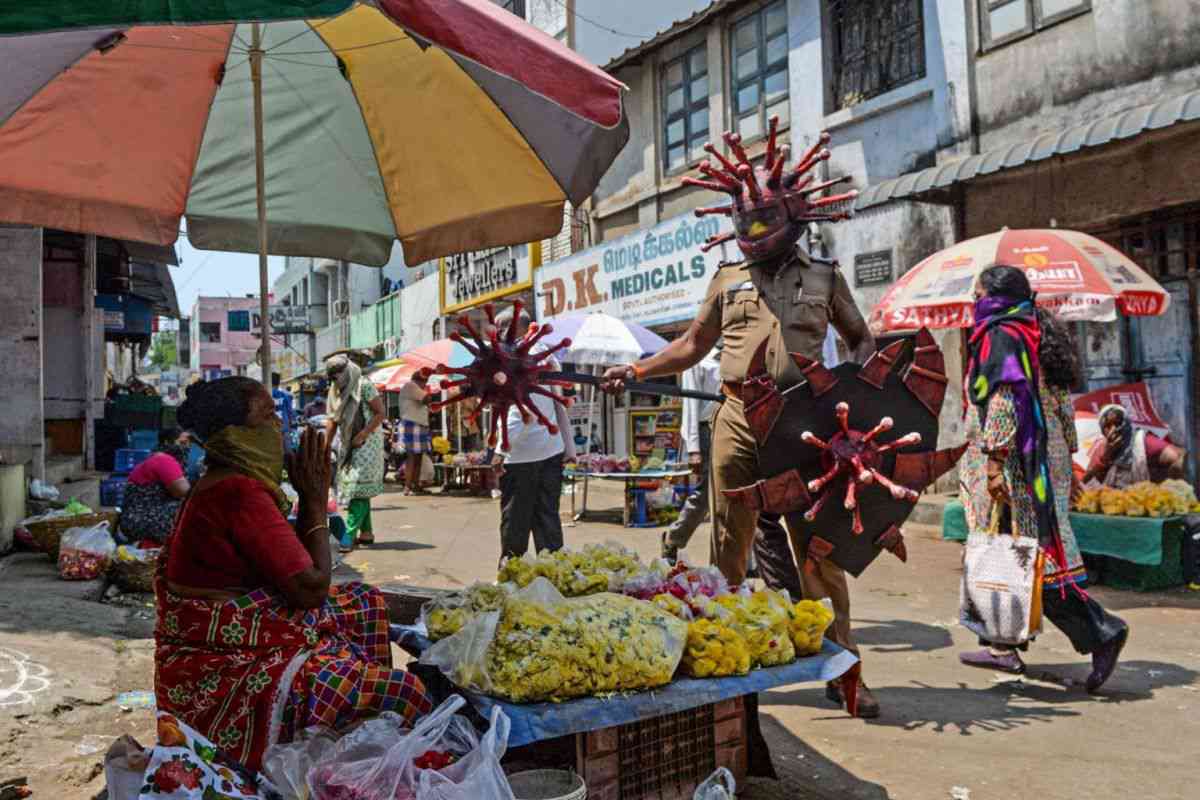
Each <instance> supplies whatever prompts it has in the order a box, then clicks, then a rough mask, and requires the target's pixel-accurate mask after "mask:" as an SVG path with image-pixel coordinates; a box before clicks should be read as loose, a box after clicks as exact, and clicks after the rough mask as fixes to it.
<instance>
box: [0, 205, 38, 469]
mask: <svg viewBox="0 0 1200 800" xmlns="http://www.w3.org/2000/svg"><path fill="white" fill-rule="evenodd" d="M0 275H3V276H4V279H3V280H2V281H0V308H3V309H4V313H3V314H0V375H3V376H4V399H5V402H4V413H3V414H0V445H4V446H11V447H13V448H29V450H28V451H26V452H29V453H31V458H30V461H31V464H30V469H29V473H28V474H29V476H30V477H33V478H44V477H45V475H46V442H45V436H46V425H45V416H44V413H43V409H42V398H43V386H42V229H41V228H29V227H25V226H18V225H0Z"/></svg>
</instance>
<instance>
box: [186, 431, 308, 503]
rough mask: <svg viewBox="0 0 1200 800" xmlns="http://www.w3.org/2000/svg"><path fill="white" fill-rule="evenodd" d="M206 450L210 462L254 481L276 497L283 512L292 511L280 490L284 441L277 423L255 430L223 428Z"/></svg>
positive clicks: (205, 446)
mask: <svg viewBox="0 0 1200 800" xmlns="http://www.w3.org/2000/svg"><path fill="white" fill-rule="evenodd" d="M204 449H205V451H207V453H208V455H209V459H210V460H211V461H213V462H215V463H219V464H222V465H224V466H227V467H230V468H231V469H234V470H236V471H238V472H240V473H242V474H243V475H246V476H248V477H251V478H255V479H256V480H258V481H260V482H261V483H262V484H263V485H265V486H266V487H267V489H268V490H270V491H271V493H272V494H273V495H275V500H276V502H277V503H278V504H279V505H280V508H288V507H289V503H288V501H287V497H286V495H284V494H283V490H282V489H280V488H279V484H280V482H282V480H283V437H282V435H281V434H280V432H279V425H278V421H277V420H274V419H272V421H271V422H268V423H264V424H262V425H256V426H255V427H253V428H251V427H247V426H244V425H230V426H228V427H225V428H222V429H221V430H220V431H218V432H217V433H215V434H213V435H212V436H210V437H209V439H208V441H207V442H205V443H204Z"/></svg>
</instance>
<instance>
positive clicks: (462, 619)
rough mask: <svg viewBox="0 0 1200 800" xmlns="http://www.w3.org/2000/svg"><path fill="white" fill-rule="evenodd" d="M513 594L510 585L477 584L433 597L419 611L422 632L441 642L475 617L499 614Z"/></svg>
mask: <svg viewBox="0 0 1200 800" xmlns="http://www.w3.org/2000/svg"><path fill="white" fill-rule="evenodd" d="M511 592H512V586H511V584H500V585H498V586H496V585H492V584H488V583H476V584H474V585H473V586H470V587H468V588H467V589H466V590H464V591H461V592H452V593H449V594H446V595H442V596H441V597H436V598H434V599H433V600H430V601H429V602H428V603H426V604H425V605H423V606H422V607H421V614H422V616H423V617H424V619H425V628H426V629H427V630H428V631H429V638H430V639H431V640H432V641H435V642H436V641H438V640H439V639H444V638H446V637H447V636H452V635H453V634H456V633H458V632H459V631H460V630H462V628H463V626H464V625H466V624H467V623H468V622H470V621H471V619H472V618H474V617H475V615H477V614H482V613H484V612H487V611H499V610H500V609H501V608H502V607H503V606H504V599H505V598H506V597H508V595H509V594H510V593H511Z"/></svg>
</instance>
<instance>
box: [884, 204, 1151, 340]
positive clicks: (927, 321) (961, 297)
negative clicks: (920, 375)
mask: <svg viewBox="0 0 1200 800" xmlns="http://www.w3.org/2000/svg"><path fill="white" fill-rule="evenodd" d="M992 264H1010V265H1012V266H1016V267H1022V268H1024V270H1025V274H1026V275H1027V276H1028V277H1029V283H1030V284H1031V285H1032V286H1033V289H1034V291H1036V292H1037V294H1038V298H1037V299H1038V304H1039V305H1042V306H1045V307H1047V308H1050V309H1052V310H1053V311H1054V312H1055V313H1056V314H1057V315H1058V316H1060V317H1061V318H1063V319H1067V320H1086V321H1092V322H1110V321H1112V320H1114V319H1116V316H1117V312H1118V311H1119V312H1120V313H1122V314H1125V315H1128V316H1156V315H1159V314H1162V313H1164V312H1165V311H1166V310H1167V305H1168V303H1170V298H1171V296H1170V294H1168V293H1167V291H1166V290H1165V289H1163V287H1162V286H1160V285H1159V284H1158V282H1156V281H1155V280H1154V279H1153V278H1151V277H1150V276H1149V275H1147V274H1146V272H1145V271H1144V270H1143V269H1142V268H1141V267H1139V266H1138V265H1137V264H1136V263H1134V262H1133V261H1132V260H1131V259H1130V258H1129V257H1128V256H1126V255H1125V254H1124V253H1122V252H1121V251H1119V250H1117V249H1116V248H1114V247H1113V246H1112V245H1109V244H1108V243H1106V242H1103V241H1101V240H1100V239H1097V238H1096V237H1094V236H1089V235H1088V234H1086V233H1079V232H1078V231H1069V230H1060V229H1057V228H1052V229H1047V230H1008V229H1005V230H1002V231H998V232H997V233H992V234H988V235H987V236H978V237H976V238H974V239H968V240H966V241H965V242H959V243H958V244H956V245H953V246H951V247H948V248H946V249H945V250H942V251H939V252H937V253H934V254H933V255H931V256H929V258H926V259H925V260H924V261H922V262H921V263H919V264H917V265H916V266H915V267H913V268H912V269H911V270H909V271H908V272H906V273H904V274H903V275H902V276H900V279H899V280H897V281H896V283H895V284H894V285H893V286H892V288H891V289H889V290H888V292H887V294H885V295H884V296H883V299H882V300H881V301H879V304H878V305H876V306H875V308H874V309H872V311H871V315H870V325H871V328H872V329H873V330H874V331H876V332H877V333H889V332H893V331H905V330H916V329H918V328H921V327H926V328H969V327H970V326H971V325H972V323H973V309H974V304H975V296H974V289H975V279H976V277H977V276H978V275H979V273H980V272H981V271H982V270H983V269H984V268H986V267H988V266H991V265H992Z"/></svg>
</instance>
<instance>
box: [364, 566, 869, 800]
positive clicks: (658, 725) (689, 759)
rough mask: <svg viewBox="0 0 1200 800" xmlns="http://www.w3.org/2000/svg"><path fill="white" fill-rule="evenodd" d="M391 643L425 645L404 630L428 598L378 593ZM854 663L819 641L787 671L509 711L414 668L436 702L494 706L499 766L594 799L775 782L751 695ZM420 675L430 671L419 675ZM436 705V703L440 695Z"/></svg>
mask: <svg viewBox="0 0 1200 800" xmlns="http://www.w3.org/2000/svg"><path fill="white" fill-rule="evenodd" d="M382 588H383V591H384V596H385V598H387V600H388V607H389V613H390V617H391V619H392V621H393V623H399V624H393V626H392V630H393V638H394V639H395V640H396V641H397V643H398V644H400V646H401V647H403V648H404V649H405V650H406V651H408V652H409V653H411V654H413V655H414V656H415V655H419V654H420V653H421V652H423V651H424V650H425V649H426V648H427V647H428V646H429V641H428V639H427V638H426V637H425V635H424V629H423V628H422V627H419V626H414V625H411V624H410V623H412V622H413V621H414V619H415V609H416V608H418V607H419V604H420V602H421V601H423V600H424V599H428V597H429V596H430V595H429V594H428V590H421V589H418V588H416V587H407V586H399V585H396V586H386V587H382ZM857 660H858V659H857V658H856V657H855V656H854V655H853V654H852V653H849V652H847V651H846V650H843V649H842V648H841V647H839V646H837V645H836V644H834V643H833V642H830V641H829V640H826V641H825V642H824V643H823V645H822V648H821V652H820V653H818V654H817V655H814V656H807V657H803V658H798V659H796V660H795V661H794V662H792V663H791V664H785V665H782V666H778V667H768V668H763V669H756V670H753V671H751V672H750V673H749V674H748V675H743V676H736V677H729V678H708V679H693V678H681V679H678V680H675V681H672V682H671V683H670V684H668V685H666V686H662V687H659V688H657V689H653V690H650V691H645V692H637V693H632V694H624V695H617V696H614V697H605V698H598V697H582V698H578V699H576V700H567V701H564V702H561V703H528V704H516V703H509V702H506V701H504V700H499V699H497V698H494V697H488V696H485V695H481V694H477V693H475V692H471V691H466V690H462V689H459V688H458V687H455V686H454V685H453V684H451V683H450V682H449V680H448V679H446V678H445V677H444V676H442V675H441V673H440V672H436V671H435V670H433V668H431V667H426V666H424V665H417V666H416V667H414V668H415V669H417V670H418V674H420V676H421V678H422V679H423V680H424V681H425V682H426V686H427V688H428V689H430V691H432V692H433V693H434V694H435V697H436V696H437V695H438V694H439V692H457V693H460V694H462V695H463V696H464V697H465V698H466V699H467V701H468V703H469V705H470V707H471V708H472V709H474V711H476V712H477V713H478V714H479V716H480V718H481V719H483V720H486V719H488V718H489V714H490V713H491V710H492V709H493V708H495V707H499V708H500V709H502V710H503V711H504V713H505V714H506V715H507V716H508V718H509V720H510V721H511V723H512V727H511V730H510V732H509V738H508V746H509V753H508V755H507V757H506V759H505V760H506V763H507V764H509V765H519V768H522V769H524V768H558V769H564V768H565V769H573V770H574V771H575V772H577V773H578V774H579V775H581V776H582V777H583V779H584V781H586V783H587V786H588V797H589V798H597V799H598V800H618V798H623V799H627V800H643V799H645V800H650V798H654V799H655V800H657V798H660V797H690V796H691V794H692V791H693V790H694V789H695V787H696V786H697V785H698V784H699V783H700V782H702V781H703V780H704V779H705V778H706V777H707V776H708V775H709V774H711V773H712V771H713V770H714V769H716V768H717V767H719V766H724V767H726V768H728V769H729V770H730V771H731V772H732V773H733V774H734V776H735V778H737V779H738V780H739V781H740V780H741V779H742V778H744V777H745V776H746V775H747V774H749V775H754V776H761V777H775V773H774V769H773V768H772V766H771V759H770V753H769V751H768V750H767V746H766V742H765V740H764V739H763V737H762V732H761V730H760V728H759V720H758V693H759V692H763V691H767V690H770V689H773V688H776V687H779V686H790V685H792V684H797V683H817V684H819V683H822V682H826V681H831V680H834V679H836V678H838V677H840V676H841V675H843V674H844V673H845V672H846V671H847V670H849V669H850V668H851V667H852V666H854V664H855V663H856V662H857ZM423 670H429V671H431V672H432V673H433V674H430V672H425V671H423ZM437 699H438V700H440V699H441V698H440V697H438V698H437Z"/></svg>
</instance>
